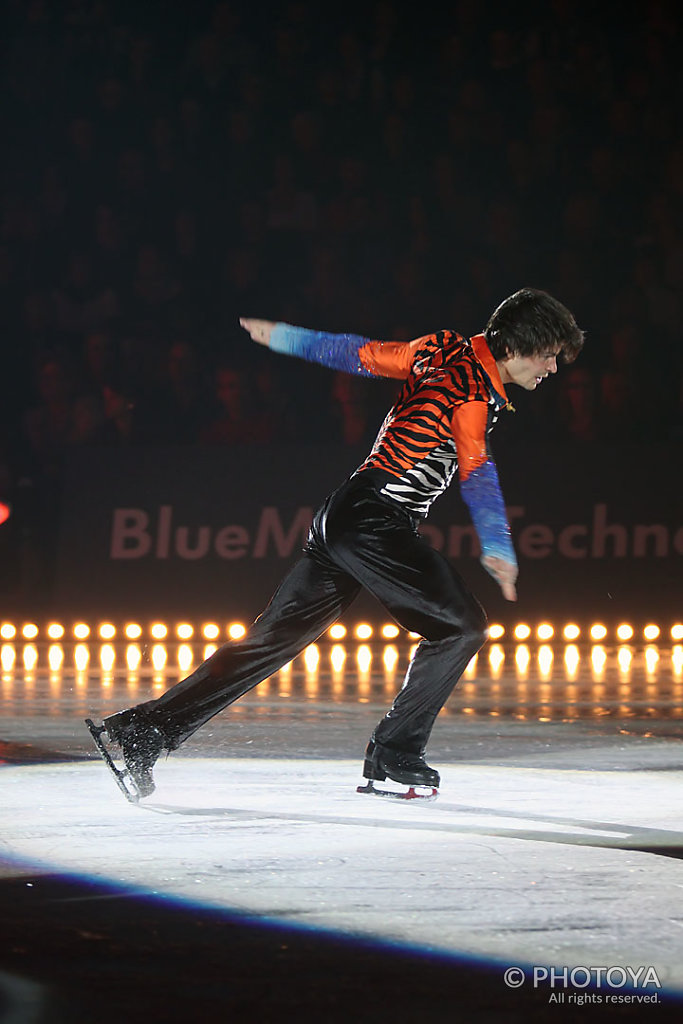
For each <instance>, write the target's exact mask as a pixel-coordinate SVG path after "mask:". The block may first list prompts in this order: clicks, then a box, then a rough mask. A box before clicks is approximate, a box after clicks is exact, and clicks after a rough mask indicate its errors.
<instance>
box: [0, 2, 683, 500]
mask: <svg viewBox="0 0 683 1024" xmlns="http://www.w3.org/2000/svg"><path fill="white" fill-rule="evenodd" d="M5 6H6V25H5V33H4V36H5V39H4V59H3V62H2V69H3V70H2V79H3V80H2V92H3V101H2V108H1V123H0V130H1V131H2V137H3V139H4V140H5V142H6V148H5V155H4V158H3V162H2V168H1V169H0V175H1V176H0V182H1V186H0V202H1V220H0V290H1V291H2V308H3V343H2V344H3V359H4V367H3V369H4V373H3V374H2V383H1V384H0V388H1V392H0V401H1V409H2V411H1V413H0V416H1V420H0V427H1V430H2V433H1V435H0V436H1V440H2V450H1V451H0V492H2V493H10V492H12V491H13V490H14V491H16V489H17V487H18V486H19V485H20V484H21V482H22V481H23V482H25V481H32V482H35V481H40V482H41V486H48V487H49V486H50V485H51V484H54V486H55V487H57V486H58V483H59V479H60V474H61V471H62V466H63V461H64V457H65V454H67V453H68V451H69V450H70V449H71V448H72V447H73V446H79V445H91V444H96V445H135V444H211V445H239V444H244V443H249V444H260V445H263V444H267V443H269V442H274V441H278V442H279V441H292V442H296V443H306V442H308V441H312V440H315V441H316V443H320V442H323V443H325V442H330V443H349V444H355V443H362V442H365V441H369V440H371V439H372V437H373V436H374V433H375V432H376V429H377V427H378V425H379V423H380V422H381V419H382V416H383V413H384V411H385V409H386V407H387V405H388V404H389V402H390V400H391V397H392V396H393V394H394V391H395V389H394V385H393V384H384V383H375V382H367V381H364V380H355V379H352V378H345V377H342V376H340V375H334V374H331V373H326V372H325V371H322V370H320V369H318V368H316V367H309V366H306V365H304V364H301V363H296V364H294V363H293V361H291V360H286V359H283V358H282V357H274V356H272V355H269V354H268V353H266V352H263V351H261V350H260V349H258V348H257V347H256V346H252V345H250V344H249V342H248V340H247V338H246V335H245V334H244V332H242V331H241V330H240V328H239V325H238V318H239V316H240V315H246V316H262V317H266V318H272V319H282V320H288V321H290V322H294V323H300V324H303V325H305V326H311V327H318V328H323V329H329V330H339V331H351V332H355V333H359V334H365V335H369V336H372V337H377V338H396V339H406V338H410V337H415V336H417V335H419V334H423V333H427V332H431V331H433V330H436V329H438V328H441V327H450V328H454V329H456V330H458V331H460V332H462V333H464V334H473V333H476V332H477V331H479V330H481V329H482V327H483V326H484V323H485V321H486V319H487V317H488V314H489V313H490V312H491V311H492V309H493V308H494V307H495V305H496V304H497V303H498V301H500V300H501V299H502V298H504V297H505V295H507V294H509V293H510V292H512V291H514V290H516V288H518V287H520V286H522V285H525V284H530V285H534V286H536V287H541V288H546V289H547V290H549V291H551V292H552V293H553V294H555V295H556V296H557V297H558V298H560V299H561V300H562V301H563V302H565V303H566V304H567V305H568V306H569V307H570V308H571V309H572V310H573V311H574V313H575V315H576V318H577V320H578V322H579V324H580V325H581V326H582V327H583V328H584V329H585V330H586V331H587V345H586V349H585V352H584V354H583V355H582V357H581V358H580V360H579V361H578V362H577V363H576V364H575V365H574V366H572V367H571V368H569V369H568V370H566V371H565V372H564V373H563V374H561V375H558V379H557V380H556V381H553V382H552V383H550V382H546V383H544V385H543V394H542V395H541V394H540V393H539V396H538V401H534V402H529V403H528V405H527V402H526V401H525V396H520V403H519V404H520V410H519V415H518V416H517V417H516V418H515V421H514V426H513V427H511V428H510V430H511V433H510V436H511V437H513V438H519V437H526V436H528V437H532V438H533V437H537V436H538V432H539V430H541V429H542V431H543V434H542V437H543V439H544V440H548V439H550V440H559V441H576V442H580V443H592V442H601V441H609V442H617V443H620V442H628V443H633V442H635V443H640V442H643V443H646V444H649V443H659V442H669V441H673V440H680V437H681V433H682V431H681V422H682V419H681V392H682V380H683V375H682V370H681V366H682V362H681V326H680V323H681V316H680V314H681V309H680V305H681V298H680V296H681V294H682V293H683V288H682V286H683V241H682V235H681V221H682V217H683V143H682V142H681V139H682V138H683V135H682V133H681V124H680V121H681V110H682V109H683V107H682V105H681V100H682V99H683V97H682V96H681V73H680V70H679V68H680V58H679V51H680V47H681V29H680V14H679V12H678V7H677V4H676V3H675V2H674V0H659V2H654V0H653V2H647V0H643V2H633V3H628V2H626V3H621V4H619V5H616V4H614V5H613V4H609V3H608V4H603V5H597V4H594V3H587V2H582V0H543V2H538V3H533V2H529V3H525V4H524V5H522V7H521V8H520V7H519V5H509V4H507V3H493V2H490V3H483V2H481V0H454V2H453V3H451V4H448V5H444V6H443V7H440V9H439V12H437V11H436V10H433V11H430V12H429V14H428V16H426V15H425V17H424V20H423V21H420V20H419V19H420V17H421V13H420V11H419V9H418V8H410V9H409V8H405V7H403V6H400V5H398V4H397V3H390V2H379V3H377V2H372V0H370V2H368V3H365V4H360V3H348V4H344V5H339V6H338V7H336V8H334V9H333V10H330V9H328V7H327V6H325V5H319V4H314V3H312V2H311V0H301V2H291V3H287V2H282V3H279V4H268V3H265V4H261V5H251V6H249V5H246V4H244V3H236V2H235V3H233V2H223V0H219V2H208V0H194V2H193V3H192V4H168V3H163V2H161V0H148V2H144V3H140V2H137V3H132V2H126V0H61V2H60V0H9V2H8V3H7V4H6V5H5ZM434 6H435V7H436V5H434ZM536 397H537V396H534V398H536ZM550 407H552V408H550ZM541 424H542V426H541ZM46 481H47V483H46ZM1 496H2V495H1V493H0V497H1Z"/></svg>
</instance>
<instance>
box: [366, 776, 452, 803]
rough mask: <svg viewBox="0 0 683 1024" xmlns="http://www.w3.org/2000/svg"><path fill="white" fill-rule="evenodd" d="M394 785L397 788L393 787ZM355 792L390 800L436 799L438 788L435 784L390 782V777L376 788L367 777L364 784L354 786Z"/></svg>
mask: <svg viewBox="0 0 683 1024" xmlns="http://www.w3.org/2000/svg"><path fill="white" fill-rule="evenodd" d="M394 786H396V787H397V788H396V789H394V788H393V787H394ZM399 787H401V788H399ZM356 793H365V794H367V795H370V796H385V797H389V798H390V799H391V800H436V798H437V796H438V795H439V790H438V789H437V788H436V787H435V786H405V785H403V784H402V783H400V782H392V781H391V779H387V780H386V782H382V783H381V788H380V789H378V788H377V787H376V786H375V783H374V782H373V780H372V779H368V780H367V782H366V784H365V785H364V786H357V787H356Z"/></svg>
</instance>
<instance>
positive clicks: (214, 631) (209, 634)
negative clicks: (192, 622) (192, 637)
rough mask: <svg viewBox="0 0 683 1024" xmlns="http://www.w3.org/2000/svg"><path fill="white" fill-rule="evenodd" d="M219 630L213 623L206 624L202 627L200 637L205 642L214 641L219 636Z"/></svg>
mask: <svg viewBox="0 0 683 1024" xmlns="http://www.w3.org/2000/svg"><path fill="white" fill-rule="evenodd" d="M220 632H221V631H220V629H219V628H218V626H217V625H216V623H215V622H206V623H204V625H203V626H202V636H203V637H204V639H205V640H216V639H218V637H219V636H220Z"/></svg>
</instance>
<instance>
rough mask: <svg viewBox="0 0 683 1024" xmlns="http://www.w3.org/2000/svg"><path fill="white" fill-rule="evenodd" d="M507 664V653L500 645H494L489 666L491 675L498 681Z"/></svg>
mask: <svg viewBox="0 0 683 1024" xmlns="http://www.w3.org/2000/svg"><path fill="white" fill-rule="evenodd" d="M504 662H505V651H504V650H503V648H502V647H501V646H500V644H493V646H492V647H491V648H490V650H489V665H490V666H491V673H492V675H493V677H494V679H496V678H497V677H498V676H499V675H500V670H501V668H502V667H503V663H504Z"/></svg>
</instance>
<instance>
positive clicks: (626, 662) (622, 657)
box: [617, 647, 633, 675]
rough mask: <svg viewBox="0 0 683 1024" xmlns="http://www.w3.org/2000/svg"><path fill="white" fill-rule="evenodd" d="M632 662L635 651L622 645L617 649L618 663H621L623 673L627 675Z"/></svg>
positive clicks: (620, 667) (620, 668)
mask: <svg viewBox="0 0 683 1024" xmlns="http://www.w3.org/2000/svg"><path fill="white" fill-rule="evenodd" d="M632 662H633V651H631V650H630V648H628V647H620V648H619V650H618V651H617V664H618V665H619V671H620V672H621V673H622V674H623V675H626V674H627V673H628V672H629V671H630V669H631V664H632Z"/></svg>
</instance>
